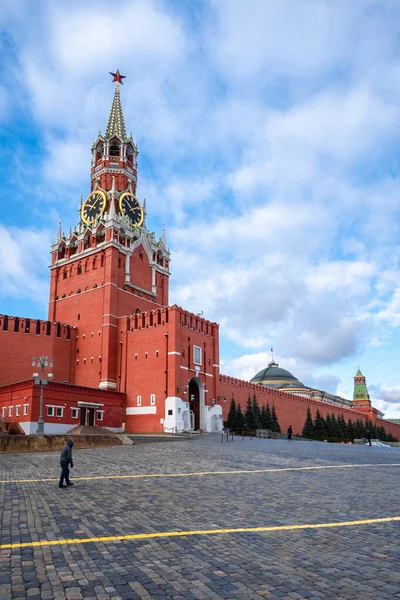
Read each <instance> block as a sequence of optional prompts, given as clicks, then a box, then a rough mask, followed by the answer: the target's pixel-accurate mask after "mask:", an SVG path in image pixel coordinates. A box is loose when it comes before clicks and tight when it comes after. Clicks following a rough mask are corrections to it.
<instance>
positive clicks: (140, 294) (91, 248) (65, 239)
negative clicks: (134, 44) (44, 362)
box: [49, 70, 170, 390]
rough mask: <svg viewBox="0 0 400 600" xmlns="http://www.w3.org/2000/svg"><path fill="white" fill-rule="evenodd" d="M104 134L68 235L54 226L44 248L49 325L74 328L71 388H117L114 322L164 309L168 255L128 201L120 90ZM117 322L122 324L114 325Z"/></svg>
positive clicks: (134, 201) (131, 184)
mask: <svg viewBox="0 0 400 600" xmlns="http://www.w3.org/2000/svg"><path fill="white" fill-rule="evenodd" d="M111 75H112V76H113V81H115V84H116V87H115V93H114V99H113V103H112V106H111V111H110V115H109V118H108V123H107V127H106V130H105V133H104V135H103V134H101V133H99V135H98V136H97V138H96V140H95V141H94V143H93V146H92V162H91V184H90V192H89V195H88V197H87V198H86V200H85V201H84V202H83V203H82V201H81V206H80V210H79V222H78V223H77V225H76V226H75V227H73V228H70V230H69V233H67V234H65V233H63V232H62V229H61V223H59V227H58V232H57V238H56V240H55V242H54V243H53V245H52V247H51V265H50V269H51V283H50V300H49V320H51V321H61V322H64V323H69V324H71V325H74V326H76V327H77V328H78V342H77V349H76V352H77V354H76V365H75V383H77V384H81V385H86V386H90V387H97V386H98V387H99V388H101V389H109V390H117V389H119V382H118V380H117V379H118V378H117V370H118V367H119V362H121V361H122V356H123V349H122V347H121V341H120V340H119V338H118V330H119V328H120V320H121V319H125V321H126V318H127V317H129V316H130V315H133V314H137V313H139V312H143V311H147V310H154V309H156V308H161V307H164V306H167V304H168V283H169V275H170V272H169V261H170V253H169V250H168V248H167V244H166V238H165V232H164V231H163V233H162V236H161V237H160V238H159V239H156V237H155V234H154V233H151V232H149V231H148V230H147V228H146V206H145V201H143V202H140V200H139V199H138V198H137V197H136V188H137V156H138V148H137V145H136V144H135V142H134V141H133V138H132V135H129V136H127V133H126V128H125V120H124V116H123V112H122V106H121V98H120V85H122V84H123V81H122V80H123V79H124V76H123V75H121V74H120V73H119V71H118V70H117V71H116V73H111ZM121 323H122V321H121Z"/></svg>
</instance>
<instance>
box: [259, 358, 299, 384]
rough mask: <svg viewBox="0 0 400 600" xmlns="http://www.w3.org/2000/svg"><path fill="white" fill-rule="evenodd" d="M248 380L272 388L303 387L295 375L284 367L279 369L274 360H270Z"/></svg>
mask: <svg viewBox="0 0 400 600" xmlns="http://www.w3.org/2000/svg"><path fill="white" fill-rule="evenodd" d="M250 382H251V383H258V384H261V385H265V386H266V387H272V388H288V387H293V388H298V387H304V386H303V384H302V383H301V381H299V380H298V379H297V377H295V376H294V375H292V373H290V372H289V371H286V369H281V368H280V367H279V365H278V364H277V363H275V362H270V363H269V365H268V367H266V368H265V369H261V371H259V372H258V373H257V375H255V376H254V377H253V379H250Z"/></svg>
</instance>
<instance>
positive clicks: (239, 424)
mask: <svg viewBox="0 0 400 600" xmlns="http://www.w3.org/2000/svg"><path fill="white" fill-rule="evenodd" d="M225 427H228V428H229V429H239V430H243V429H248V430H254V429H270V430H271V431H275V432H277V433H280V432H281V428H280V425H279V421H278V417H277V414H276V411H275V406H272V408H270V406H269V404H266V405H265V404H264V405H263V406H262V408H260V406H259V404H258V401H257V397H256V395H255V394H254V396H253V398H251V397H250V396H249V397H248V399H247V404H246V408H245V411H244V412H243V410H242V407H241V406H240V402H238V403H236V400H235V398H234V397H233V396H232V400H231V405H230V408H229V413H228V418H227V420H226V422H225Z"/></svg>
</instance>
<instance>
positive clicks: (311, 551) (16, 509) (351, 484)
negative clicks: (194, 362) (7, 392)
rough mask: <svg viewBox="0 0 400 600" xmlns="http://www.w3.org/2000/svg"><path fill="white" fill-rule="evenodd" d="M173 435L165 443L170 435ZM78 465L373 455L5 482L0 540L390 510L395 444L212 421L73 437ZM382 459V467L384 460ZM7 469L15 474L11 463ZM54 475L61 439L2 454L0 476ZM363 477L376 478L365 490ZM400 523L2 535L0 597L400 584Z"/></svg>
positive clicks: (250, 594)
mask: <svg viewBox="0 0 400 600" xmlns="http://www.w3.org/2000/svg"><path fill="white" fill-rule="evenodd" d="M168 446H172V448H171V447H168ZM74 454H75V461H74V463H75V465H74V473H73V475H74V476H75V477H78V476H81V477H86V476H87V477H90V476H96V475H101V474H103V473H105V474H108V473H112V474H121V475H129V474H145V473H149V472H152V473H167V472H169V473H174V472H175V473H177V472H193V471H229V470H233V469H237V470H252V469H271V468H274V469H282V468H287V467H294V468H296V467H309V466H324V465H330V464H333V465H337V466H340V465H342V464H353V465H356V464H358V465H360V464H361V465H362V464H373V465H376V466H373V467H367V468H363V467H354V468H348V469H326V470H314V471H312V470H310V471H282V472H274V473H257V474H251V473H242V474H237V475H221V476H216V475H215V476H213V475H204V476H201V477H200V476H199V477H186V478H184V477H182V478H168V477H163V478H160V477H158V478H156V477H154V478H146V479H113V480H90V479H88V480H81V481H79V480H76V481H75V486H74V487H73V488H71V489H70V490H65V491H66V492H67V493H68V502H66V501H65V498H66V496H65V495H64V494H60V492H61V491H63V490H59V489H58V488H57V485H56V482H40V481H37V482H35V481H34V482H32V483H28V484H26V483H25V484H24V483H18V482H16V481H15V482H13V483H7V484H2V485H0V519H1V524H2V527H1V531H0V543H1V544H5V543H8V542H14V543H15V542H19V541H21V542H24V541H26V542H30V541H34V540H39V541H40V540H57V539H59V538H65V537H68V538H72V537H73V538H80V537H81V538H85V537H96V536H116V535H125V534H131V533H147V532H152V531H153V532H154V531H155V532H157V531H177V530H202V529H215V528H217V529H218V528H223V527H257V526H265V525H268V526H269V525H286V524H298V523H307V522H308V523H327V522H335V521H349V520H350V521H351V520H357V519H366V518H379V517H382V516H388V515H389V516H390V515H395V514H396V507H397V506H398V495H399V485H398V481H399V475H400V468H399V467H394V466H393V467H391V466H390V464H391V463H396V462H397V463H399V462H400V449H390V450H389V451H387V452H386V451H385V452H382V451H380V449H379V448H377V449H375V448H372V449H370V448H365V447H349V446H345V447H344V446H341V445H331V444H319V443H307V442H304V443H297V442H296V443H290V442H286V441H278V440H276V441H275V440H252V441H251V442H250V441H249V440H243V441H242V440H236V439H235V440H234V443H231V444H226V445H223V444H221V442H220V438H219V439H217V437H216V436H212V435H208V436H203V437H202V438H201V439H196V440H195V441H194V442H193V443H192V444H190V446H188V445H187V444H185V443H183V442H182V443H181V442H177V443H175V444H170V445H169V444H166V445H165V446H164V445H161V444H148V445H143V446H142V447H140V446H132V447H122V448H120V447H116V448H107V449H91V450H81V451H80V450H79V448H74ZM381 463H384V464H386V465H388V466H387V467H380V466H379V464H381ZM11 475H12V476H11ZM52 476H54V478H55V479H56V478H57V476H58V453H53V452H50V453H40V454H35V455H8V456H7V457H6V458H5V459H4V458H3V457H0V478H1V479H6V478H7V477H8V478H12V479H14V480H17V479H25V478H26V479H33V480H37V479H40V478H47V477H52ZM365 481H373V486H370V488H369V489H368V494H365V493H363V490H365ZM399 532H400V524H399V523H396V522H392V523H386V524H374V525H365V526H364V525H362V526H357V527H347V528H346V527H342V528H332V529H328V528H327V529H318V530H306V529H304V530H297V531H295V530H292V531H276V532H270V533H254V532H251V533H238V534H230V535H208V536H201V535H200V536H182V537H177V538H172V537H167V538H154V539H147V540H129V541H121V542H119V541H112V542H110V543H106V542H95V543H90V544H73V545H60V546H48V547H46V546H43V547H38V548H29V547H28V548H23V549H21V548H19V549H18V548H15V549H13V550H7V549H0V598H1V599H3V596H4V598H6V597H7V596H9V597H10V600H11V597H12V598H13V599H14V598H19V597H20V598H23V597H25V598H30V600H35V598H36V597H41V598H42V600H47V599H48V600H50V598H54V599H58V600H61V599H63V600H64V599H65V600H75V599H76V600H78V599H79V600H80V599H81V598H84V599H85V600H106V599H107V600H109V599H110V598H112V599H113V600H119V599H120V598H121V599H122V600H128V599H129V600H135V599H137V598H142V599H144V598H146V599H149V598H156V599H160V600H161V599H162V598H164V599H165V598H175V599H176V600H182V599H184V600H195V599H207V598H213V599H217V598H227V599H229V598H239V599H241V600H244V599H245V600H247V599H253V598H254V599H255V598H287V599H288V600H289V599H290V600H301V599H305V598H310V600H311V599H315V600H318V599H321V600H330V599H331V598H332V600H333V599H334V600H340V599H342V600H361V599H362V600H372V599H373V598H376V599H377V600H378V599H380V598H382V599H384V600H387V599H388V598H395V597H400V591H399V586H400V552H399V550H398V542H397V540H398V539H399Z"/></svg>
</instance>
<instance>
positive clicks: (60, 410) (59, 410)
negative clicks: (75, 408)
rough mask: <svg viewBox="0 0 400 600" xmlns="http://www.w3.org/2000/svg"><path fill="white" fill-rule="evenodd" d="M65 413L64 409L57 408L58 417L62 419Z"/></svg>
mask: <svg viewBox="0 0 400 600" xmlns="http://www.w3.org/2000/svg"><path fill="white" fill-rule="evenodd" d="M63 412H64V409H63V408H62V407H61V406H57V408H56V417H62V416H63Z"/></svg>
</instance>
